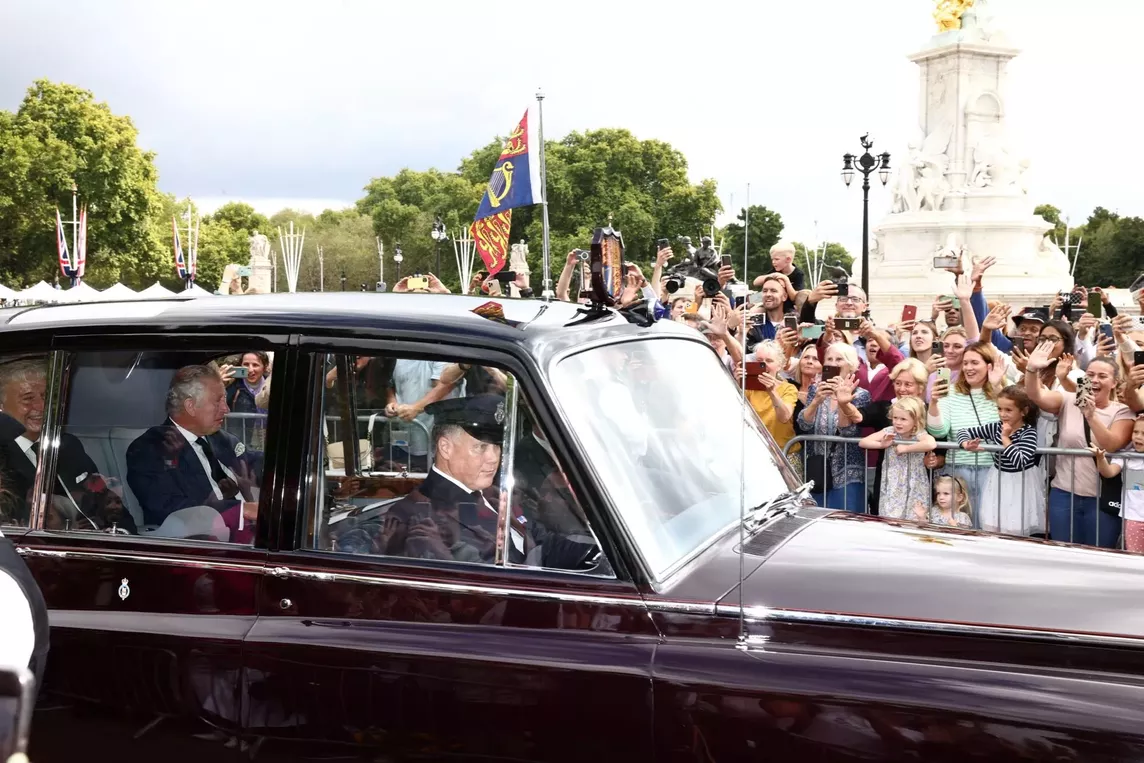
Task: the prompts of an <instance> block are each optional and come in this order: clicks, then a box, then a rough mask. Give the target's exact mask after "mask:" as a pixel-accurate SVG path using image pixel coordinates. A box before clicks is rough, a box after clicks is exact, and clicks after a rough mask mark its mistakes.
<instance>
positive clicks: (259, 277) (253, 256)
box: [247, 231, 274, 294]
mask: <svg viewBox="0 0 1144 763" xmlns="http://www.w3.org/2000/svg"><path fill="white" fill-rule="evenodd" d="M249 267H250V276H249V280H248V281H247V290H248V291H253V292H254V293H256V294H269V293H270V292H271V291H273V284H274V275H273V271H274V266H273V265H272V264H271V262H270V240H269V239H268V238H266V236H264V235H262V234H261V233H259V232H258V231H255V232H254V233H253V234H252V235H251V237H250V263H249Z"/></svg>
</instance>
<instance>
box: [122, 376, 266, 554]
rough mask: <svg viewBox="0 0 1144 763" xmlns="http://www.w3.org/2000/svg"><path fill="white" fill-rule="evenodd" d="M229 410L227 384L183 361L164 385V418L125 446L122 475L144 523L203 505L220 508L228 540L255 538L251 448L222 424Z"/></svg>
mask: <svg viewBox="0 0 1144 763" xmlns="http://www.w3.org/2000/svg"><path fill="white" fill-rule="evenodd" d="M229 412H230V409H229V408H227V405H226V388H225V386H224V385H223V382H222V377H221V376H220V375H219V373H218V371H216V370H215V369H214V368H211V367H210V366H185V367H183V368H180V369H179V370H178V371H176V372H175V376H174V377H173V378H172V379H171V384H170V386H169V388H168V390H167V420H166V421H164V422H163V423H162V424H160V425H159V426H155V427H151V428H150V429H148V430H147V431H146V432H144V433H143V434H141V435H140V436H139V437H138V438H137V439H136V440H135V441H134V442H133V443H131V445H130V446H129V447H128V448H127V482H128V484H129V485H131V489H132V490H133V491H134V492H135V497H136V498H138V499H139V504H140V506H142V508H143V521H144V523H145V524H154V525H162V524H163V521H164V520H166V519H167V517H169V516H170V515H171V514H173V513H175V512H176V511H181V510H183V509H189V508H192V507H199V506H206V507H210V508H212V509H214V510H216V511H217V512H218V513H219V514H220V515H222V519H223V521H224V522H225V523H226V526H227V527H228V528H230V531H231V534H230V540H231V542H234V543H249V542H250V541H251V540H253V537H254V534H253V530H254V520H255V519H256V518H257V516H258V502H257V501H256V500H254V498H253V493H252V488H253V487H254V478H253V474H254V470H253V469H252V468H251V462H252V455H253V454H249V453H247V452H246V446H245V445H244V444H243V443H242V442H241V441H240V440H239V439H238V438H237V437H235V436H234V435H232V434H230V433H229V432H226V431H224V430H223V429H222V425H223V421H224V419H225V417H226V414H227V413H229Z"/></svg>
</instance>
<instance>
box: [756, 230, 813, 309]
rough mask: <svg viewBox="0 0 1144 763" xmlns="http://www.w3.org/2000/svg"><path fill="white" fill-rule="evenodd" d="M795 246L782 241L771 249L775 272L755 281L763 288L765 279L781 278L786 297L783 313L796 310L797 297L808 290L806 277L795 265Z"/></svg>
mask: <svg viewBox="0 0 1144 763" xmlns="http://www.w3.org/2000/svg"><path fill="white" fill-rule="evenodd" d="M794 255H795V250H794V244H792V243H791V242H789V241H780V242H778V243H777V244H775V245H774V246H772V247H771V267H772V268H773V270H772V271H771V272H770V273H768V274H767V275H765V276H759V277H758V278H756V279H755V286H762V284H763V279H764V278H768V277H770V276H780V280H781V281H782V284H783V289H784V290H785V291H786V295H785V296H784V297H783V311H784V312H790V311H792V310H794V300H795V296H796V295H797V294H798V293H799V292H800V291H802V290H803V289H804V288H806V275H805V274H804V273H803V272H802V271H801V270H799V269H798V266H797V265H795V264H794Z"/></svg>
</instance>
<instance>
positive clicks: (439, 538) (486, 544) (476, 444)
mask: <svg viewBox="0 0 1144 763" xmlns="http://www.w3.org/2000/svg"><path fill="white" fill-rule="evenodd" d="M425 411H426V412H427V413H429V414H431V415H432V416H433V432H432V437H431V442H432V444H433V448H434V451H435V458H434V462H433V466H432V468H430V470H429V475H428V476H427V477H426V478H425V481H424V482H422V483H421V484H420V485H419V486H417V487H416V488H415V489H414V490H413V492H411V493H410V494H409V495H407V496H405V498H403V499H401V500H400V501H398V502H397V503H395V504H394V505H393V506H392V507H391V508H390V509H389V511H388V512H387V513H386V519H385V521H384V523H383V528H382V537H381V538H380V539H379V540H381V541H382V542H381V544H380V548H382V549H383V551H382V552H383V553H386V554H388V555H390V556H406V557H414V558H421V559H452V560H455V561H484V562H491V561H492V559H493V554H494V551H495V550H496V542H495V538H496V533H497V516H498V507H499V504H500V496H499V493H498V491H497V490H496V489H495V488H494V487H493V485H494V482H495V480H496V477H497V474H498V473H499V472H500V465H501V443H502V441H503V440H504V419H505V403H504V398H503V397H501V396H500V395H477V396H475V397H464V398H453V399H449V400H442V401H440V402H437V403H433V404H432V405H429V406H427V407H426V409H425ZM525 521H526V520H524V518H523V516H520V515H518V516H515V517H514V518H513V520H512V522H511V523H510V528H509V533H510V538H509V540H510V541H511V543H509V544H506V547H507V550H508V552H509V554H510V555H511V556H512V557H513V558H516V559H518V560H523V558H524V554H525V553H526V549H525V544H526V536H527V533H526V531H525V530H524V525H525Z"/></svg>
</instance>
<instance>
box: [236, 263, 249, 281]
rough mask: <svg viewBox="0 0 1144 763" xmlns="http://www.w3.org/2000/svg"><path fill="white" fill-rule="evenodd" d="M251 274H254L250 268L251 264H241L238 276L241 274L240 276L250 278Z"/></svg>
mask: <svg viewBox="0 0 1144 763" xmlns="http://www.w3.org/2000/svg"><path fill="white" fill-rule="evenodd" d="M251 274H252V273H251V270H250V266H249V265H244V266H241V267H239V269H238V276H239V278H250V276H251Z"/></svg>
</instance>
